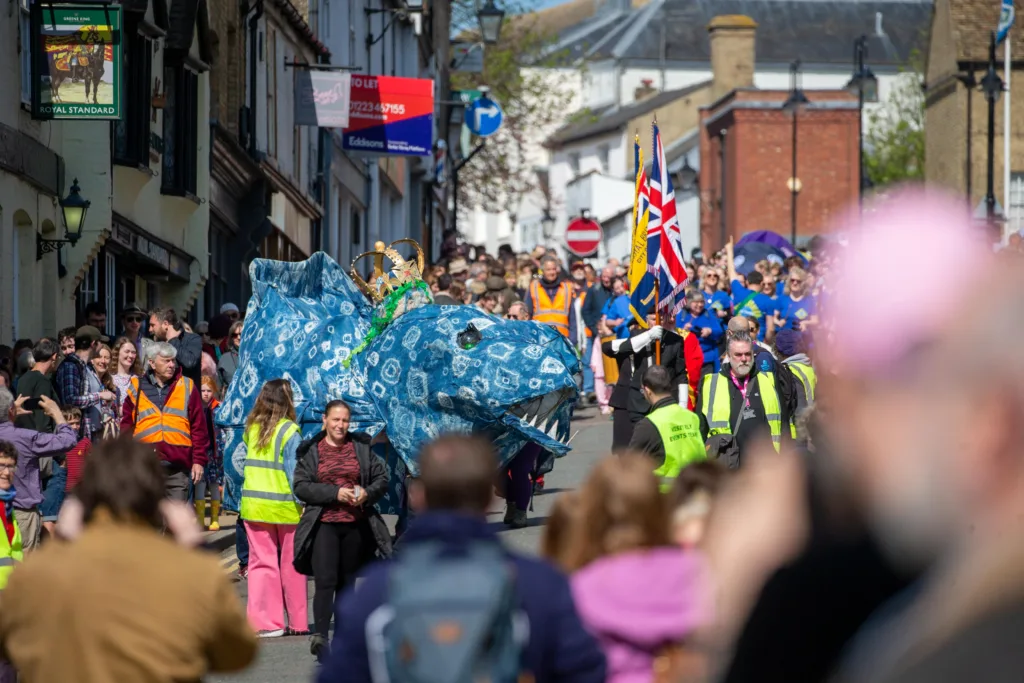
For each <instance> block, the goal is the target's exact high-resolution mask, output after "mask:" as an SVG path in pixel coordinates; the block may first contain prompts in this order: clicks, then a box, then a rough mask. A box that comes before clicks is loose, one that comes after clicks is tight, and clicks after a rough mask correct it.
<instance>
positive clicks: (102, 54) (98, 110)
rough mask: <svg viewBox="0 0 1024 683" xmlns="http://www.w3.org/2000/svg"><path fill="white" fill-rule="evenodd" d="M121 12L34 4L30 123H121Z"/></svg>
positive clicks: (94, 6)
mask: <svg viewBox="0 0 1024 683" xmlns="http://www.w3.org/2000/svg"><path fill="white" fill-rule="evenodd" d="M121 19H122V15H121V7H120V6H118V5H111V4H106V5H97V4H92V5H85V4H77V5H76V4H50V3H46V4H41V3H38V2H36V3H33V5H32V12H31V29H32V36H33V41H32V118H35V119H101V120H112V119H120V118H121V116H122V92H121V89H122V79H121V65H122V63H123V60H122V45H123V43H122V35H121V26H122V23H121Z"/></svg>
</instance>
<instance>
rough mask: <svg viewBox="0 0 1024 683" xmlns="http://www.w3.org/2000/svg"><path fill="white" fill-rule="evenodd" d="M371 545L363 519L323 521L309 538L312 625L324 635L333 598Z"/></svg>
mask: <svg viewBox="0 0 1024 683" xmlns="http://www.w3.org/2000/svg"><path fill="white" fill-rule="evenodd" d="M373 547H374V541H373V534H372V532H371V531H370V526H369V524H367V523H366V521H365V520H363V521H359V522H325V523H321V524H320V526H319V527H317V530H316V538H315V539H313V586H314V592H313V628H314V629H316V632H317V633H319V634H320V635H322V636H326V635H327V632H328V631H329V630H330V628H331V615H332V614H334V598H335V596H336V595H337V594H338V593H340V592H342V591H343V590H345V588H346V587H347V586H348V585H349V584H350V583H352V582H353V581H355V579H356V574H358V573H359V570H360V569H361V568H362V566H363V564H364V563H365V561H366V558H367V557H368V556H369V555H370V553H371V552H372V549H373Z"/></svg>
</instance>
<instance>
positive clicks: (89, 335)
mask: <svg viewBox="0 0 1024 683" xmlns="http://www.w3.org/2000/svg"><path fill="white" fill-rule="evenodd" d="M79 339H88V340H90V341H101V342H103V343H104V344H105V343H107V342H109V341H110V337H108V336H106V335H104V334H103V333H102V332H100V331H99V329H98V328H95V327H93V326H92V325H82V326H81V327H79V328H78V329H77V330H76V331H75V340H76V341H77V340H79Z"/></svg>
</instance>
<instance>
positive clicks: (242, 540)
mask: <svg viewBox="0 0 1024 683" xmlns="http://www.w3.org/2000/svg"><path fill="white" fill-rule="evenodd" d="M235 555H237V556H238V565H239V566H240V567H248V566H249V537H248V536H247V535H246V533H245V524H244V523H243V522H242V518H241V517H239V518H238V519H236V520H235Z"/></svg>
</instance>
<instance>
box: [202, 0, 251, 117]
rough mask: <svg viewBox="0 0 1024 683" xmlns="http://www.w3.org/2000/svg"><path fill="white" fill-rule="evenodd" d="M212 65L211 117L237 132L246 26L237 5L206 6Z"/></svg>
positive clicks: (243, 80) (243, 88)
mask: <svg viewBox="0 0 1024 683" xmlns="http://www.w3.org/2000/svg"><path fill="white" fill-rule="evenodd" d="M207 6H208V7H209V12H210V30H211V32H212V33H213V43H214V55H213V61H214V63H213V64H212V65H211V66H212V68H211V69H210V117H211V118H215V119H217V120H218V121H219V122H220V124H221V125H222V126H224V127H225V128H226V129H228V130H229V131H231V132H232V133H233V134H236V135H237V133H238V110H239V108H240V107H241V106H242V105H243V104H245V103H244V101H243V100H244V97H245V63H246V55H245V27H244V26H243V24H242V17H241V12H240V11H239V9H238V3H236V2H211V3H208V4H207Z"/></svg>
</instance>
